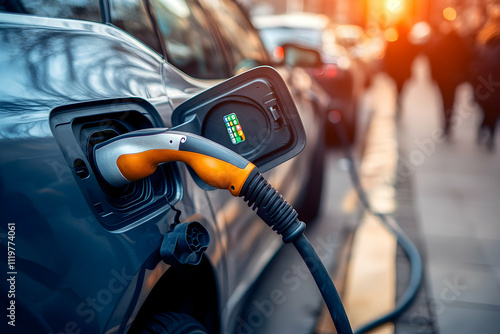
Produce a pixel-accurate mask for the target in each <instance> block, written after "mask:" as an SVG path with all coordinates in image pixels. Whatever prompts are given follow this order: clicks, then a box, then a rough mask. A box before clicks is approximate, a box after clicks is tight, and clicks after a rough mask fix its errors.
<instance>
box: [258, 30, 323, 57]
mask: <svg viewBox="0 0 500 334" xmlns="http://www.w3.org/2000/svg"><path fill="white" fill-rule="evenodd" d="M260 36H261V37H262V41H263V42H264V45H265V46H266V48H267V49H268V50H269V51H270V52H272V51H274V49H275V48H276V47H277V46H281V45H283V44H289V43H293V44H299V45H302V46H307V47H309V48H312V49H315V50H320V49H321V43H322V40H321V30H318V29H313V28H289V27H270V28H262V29H261V30H260Z"/></svg>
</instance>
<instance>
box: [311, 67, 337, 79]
mask: <svg viewBox="0 0 500 334" xmlns="http://www.w3.org/2000/svg"><path fill="white" fill-rule="evenodd" d="M338 74H339V68H338V67H337V65H334V64H325V65H323V67H321V68H316V69H314V70H313V75H314V76H317V77H319V76H324V77H326V78H335V77H336V76H337V75H338Z"/></svg>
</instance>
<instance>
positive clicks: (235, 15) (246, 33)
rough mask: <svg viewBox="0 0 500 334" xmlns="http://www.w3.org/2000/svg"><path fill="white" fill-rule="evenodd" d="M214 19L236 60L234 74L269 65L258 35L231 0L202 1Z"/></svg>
mask: <svg viewBox="0 0 500 334" xmlns="http://www.w3.org/2000/svg"><path fill="white" fill-rule="evenodd" d="M202 3H203V4H204V7H206V8H207V9H208V10H209V11H210V14H211V15H212V16H213V17H214V19H215V21H216V23H217V27H218V29H219V30H220V33H221V35H222V37H223V38H224V40H225V42H226V43H228V44H229V45H228V47H229V52H230V53H231V55H232V58H233V60H234V64H235V68H234V73H233V74H236V73H238V72H241V71H242V70H245V69H249V68H251V67H254V66H257V65H264V64H267V63H268V62H269V61H268V58H267V53H266V50H265V48H264V46H263V45H262V41H261V40H260V37H259V35H258V33H257V32H256V31H255V29H254V28H253V26H252V24H251V23H250V21H249V20H248V19H247V17H246V16H245V15H244V14H243V12H242V11H241V9H240V7H238V5H236V4H235V3H234V2H233V1H230V0H219V1H212V0H204V1H202Z"/></svg>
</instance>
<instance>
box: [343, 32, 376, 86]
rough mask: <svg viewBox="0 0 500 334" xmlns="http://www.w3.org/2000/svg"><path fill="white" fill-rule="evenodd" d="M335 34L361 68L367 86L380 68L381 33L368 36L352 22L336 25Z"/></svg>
mask: <svg viewBox="0 0 500 334" xmlns="http://www.w3.org/2000/svg"><path fill="white" fill-rule="evenodd" d="M335 36H336V38H337V42H338V43H339V44H340V45H342V46H344V47H345V48H346V49H347V50H348V52H349V55H350V56H351V58H352V59H354V60H355V61H357V62H358V63H359V64H360V66H361V67H362V68H363V71H364V74H365V78H364V80H365V86H369V85H370V84H371V82H372V80H373V77H374V76H375V75H376V74H377V73H379V72H380V71H381V69H382V64H383V58H384V54H385V39H384V38H383V37H382V36H381V35H371V36H369V35H368V34H367V33H366V32H365V30H364V29H363V28H362V27H360V26H357V25H353V24H339V25H337V26H336V27H335Z"/></svg>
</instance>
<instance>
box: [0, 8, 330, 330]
mask: <svg viewBox="0 0 500 334" xmlns="http://www.w3.org/2000/svg"><path fill="white" fill-rule="evenodd" d="M293 75H295V74H291V75H290V78H291V77H292V76H293ZM291 81H292V80H289V82H291ZM214 84H215V81H202V80H196V79H193V78H191V77H189V76H187V75H185V74H183V73H182V72H180V71H179V70H177V69H176V68H174V67H172V66H171V65H169V63H168V62H166V61H165V60H164V59H163V58H162V57H161V56H160V55H158V54H157V53H156V52H154V51H152V50H151V49H149V48H148V47H147V46H145V45H144V44H142V43H141V42H139V41H138V40H136V39H134V38H133V37H131V36H130V35H128V34H127V33H125V32H123V31H121V30H120V29H118V28H116V27H113V26H109V25H105V24H100V23H92V22H86V21H78V20H66V19H53V18H44V17H36V16H30V15H18V14H7V13H0V117H1V121H0V203H1V207H2V210H1V211H2V215H1V216H0V242H1V246H2V247H1V248H2V249H3V250H4V251H3V253H5V256H2V257H1V260H0V262H2V266H3V267H4V268H5V267H7V263H6V261H7V252H8V250H9V248H8V247H9V246H12V247H13V248H14V251H15V268H13V270H11V271H13V272H15V274H13V276H15V296H13V298H10V297H9V298H8V299H7V300H6V299H4V298H3V297H2V305H1V306H2V309H4V310H5V309H6V308H7V307H8V306H9V303H12V300H14V302H15V309H16V311H15V325H16V326H15V328H14V327H8V325H7V324H6V321H5V319H4V321H2V328H5V327H4V326H7V330H8V331H7V332H9V333H10V332H17V333H27V332H43V333H53V332H55V333H60V332H62V333H80V332H81V333H114V332H126V331H128V329H129V328H130V326H131V324H132V323H133V321H134V319H135V318H136V317H137V315H138V314H139V311H140V309H141V308H142V307H143V306H144V305H145V304H147V303H148V301H147V300H148V299H147V298H148V296H150V298H151V291H153V289H156V290H158V291H161V292H162V295H161V296H160V297H158V298H161V299H162V300H164V301H165V305H166V306H165V307H167V308H168V307H169V306H171V307H177V306H175V305H180V304H183V303H185V302H186V301H185V300H184V299H188V300H189V302H190V303H192V304H193V305H195V306H193V307H194V309H195V310H194V311H193V313H194V314H193V316H195V317H198V318H202V319H199V320H200V321H202V322H203V323H204V324H206V325H207V327H209V328H210V329H211V330H212V331H224V330H225V329H226V328H232V327H234V326H233V325H231V321H234V317H233V316H232V312H233V310H234V308H235V306H236V305H237V304H238V303H239V302H241V300H242V298H243V296H244V293H245V292H246V290H247V289H248V287H249V286H250V285H251V284H253V283H254V282H255V280H256V278H257V277H258V275H259V273H260V272H261V270H262V269H263V268H264V266H265V265H266V263H267V262H268V261H269V259H270V258H271V257H272V256H273V254H274V253H275V252H276V250H277V249H278V248H279V246H280V242H281V241H280V240H279V238H278V236H277V235H275V234H274V232H272V231H271V230H269V228H268V227H267V226H265V224H264V223H262V222H261V221H259V219H258V218H257V216H256V215H254V214H253V212H251V211H250V209H249V208H248V207H246V205H245V204H244V203H243V201H242V200H241V199H239V198H232V197H231V196H230V194H229V193H227V192H224V191H205V190H202V189H201V188H200V187H198V186H197V185H196V184H195V182H194V181H193V179H192V177H191V175H190V174H189V172H188V170H187V169H186V167H185V166H184V165H182V164H178V163H171V164H169V167H168V168H170V169H169V172H171V173H172V175H173V181H172V182H171V183H169V186H171V187H172V189H170V190H169V191H170V192H169V195H168V196H170V197H169V199H170V201H171V202H172V203H175V207H176V208H177V209H178V210H180V211H181V212H182V215H181V217H180V219H181V221H183V222H184V221H186V222H187V221H198V222H200V223H201V224H202V225H204V226H205V228H207V230H208V231H209V233H210V237H211V244H210V246H209V248H208V250H207V256H206V257H205V258H204V260H203V261H202V263H201V264H200V265H199V266H198V267H194V268H190V269H189V270H187V271H182V270H180V271H179V272H182V273H181V274H179V275H177V276H178V277H184V276H182V275H187V276H188V277H187V276H186V277H185V278H186V279H185V280H184V283H179V280H175V279H171V278H168V277H167V274H166V273H168V272H169V271H171V270H172V268H171V267H170V266H169V265H167V264H165V263H164V262H163V261H162V260H161V258H160V257H159V247H160V244H161V242H162V238H163V235H164V234H165V232H166V230H167V229H168V226H169V225H170V224H172V222H173V221H174V217H175V212H174V211H173V210H171V209H170V207H169V206H167V205H165V204H163V206H160V207H158V208H157V209H155V210H152V211H149V212H148V213H147V214H144V215H142V216H141V214H137V215H136V216H134V217H133V218H130V219H129V221H128V223H127V224H125V225H123V226H120V227H119V228H117V229H114V228H110V227H109V226H106V225H105V224H103V223H102V221H100V220H99V219H98V218H97V216H96V209H95V208H93V207H91V205H89V200H88V198H87V197H86V195H85V193H84V192H83V191H82V188H81V187H80V186H79V184H78V182H79V175H78V170H77V169H76V167H75V166H72V165H71V164H68V159H67V156H65V154H66V153H64V154H63V151H64V150H62V149H61V147H62V146H64V145H71V144H70V143H69V142H68V143H67V144H66V143H65V142H64V140H63V141H62V142H61V139H60V138H59V139H58V138H55V137H54V128H56V127H57V126H59V125H58V124H55V123H53V122H52V119H53V115H54V112H55V111H57V110H60V109H61V108H63V109H64V108H67V106H70V108H76V109H78V108H80V109H82V108H83V109H85V108H90V109H91V108H93V107H95V106H102V105H105V106H108V107H107V109H106V110H107V111H108V112H109V111H110V110H111V111H112V110H113V106H114V105H120V104H121V103H123V102H124V101H125V102H126V103H131V104H134V103H135V104H138V105H142V104H143V102H142V101H146V102H147V103H146V104H151V105H152V106H154V110H153V111H151V113H152V114H154V115H151V118H152V119H154V120H155V122H156V124H154V125H156V126H163V127H170V126H171V122H170V116H171V114H172V112H173V110H174V108H175V107H176V106H177V105H178V104H179V103H181V102H182V101H184V100H186V99H188V98H189V97H191V96H194V95H195V94H196V93H198V92H201V91H202V90H204V89H206V88H208V87H210V86H212V85H214ZM310 89H311V88H310V87H298V88H292V89H291V90H292V92H293V93H294V98H295V102H296V103H297V106H298V108H299V111H300V112H301V118H302V121H303V122H304V125H305V128H306V131H307V139H308V144H307V146H306V149H305V150H304V151H303V153H302V154H301V155H300V156H299V157H296V158H294V159H292V160H291V161H289V162H286V163H285V164H283V165H281V166H279V167H277V168H275V169H273V170H271V171H270V172H268V173H266V177H267V178H268V180H269V181H270V182H271V183H272V184H273V185H274V186H275V187H276V188H277V189H278V190H280V191H281V192H282V194H283V195H284V196H285V198H287V200H288V201H289V202H291V203H292V204H297V205H300V202H301V201H302V199H301V193H302V192H303V190H304V189H305V187H306V185H307V182H308V181H309V178H308V173H309V171H310V170H311V164H310V161H311V160H312V157H313V155H314V154H318V147H322V145H321V143H322V137H321V131H316V130H315V127H316V126H317V124H319V123H320V122H321V117H320V115H319V114H318V113H317V111H315V104H317V101H315V99H314V98H311V96H310V93H311V90H310ZM75 106H76V107H75ZM316 109H317V105H316ZM51 122H52V123H51ZM101 125H102V124H101ZM104 126H105V124H104ZM138 127H140V125H138ZM317 128H318V129H319V128H320V126H317ZM65 150H66V151H67V152H70V153H68V154H71V152H72V150H74V151H75V152H76V151H78V150H79V148H78V147H65ZM66 151H65V152H66ZM320 153H321V152H320ZM66 155H67V154H66ZM96 191H99V190H96ZM9 224H10V225H9ZM8 226H15V239H13V240H14V244H9V239H8V236H9V235H11V234H9V233H8V232H9V228H8ZM6 272H7V271H6ZM162 277H163V279H162ZM181 281H182V280H181ZM191 284H193V285H195V286H196V289H194V290H196V291H198V290H199V291H201V292H200V294H199V295H197V296H193V294H190V293H187V292H186V293H185V294H184V291H187V290H189V289H190V285H191ZM0 286H1V288H2V292H1V293H2V295H3V296H6V295H7V293H8V292H9V291H10V290H11V288H12V287H11V285H10V284H9V282H8V281H6V279H2V282H1V283H0ZM156 290H155V291H156ZM169 291H172V293H171V294H170V292H169ZM169 299H170V300H169ZM193 299H194V300H193ZM153 304H154V303H150V305H153ZM154 305H156V304H154ZM172 305H174V306H172ZM150 307H153V306H150ZM207 319H209V320H207ZM231 319H233V320H231ZM207 323H208V324H207ZM14 330H15V331H14ZM2 332H3V333H6V331H3V330H2Z"/></svg>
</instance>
